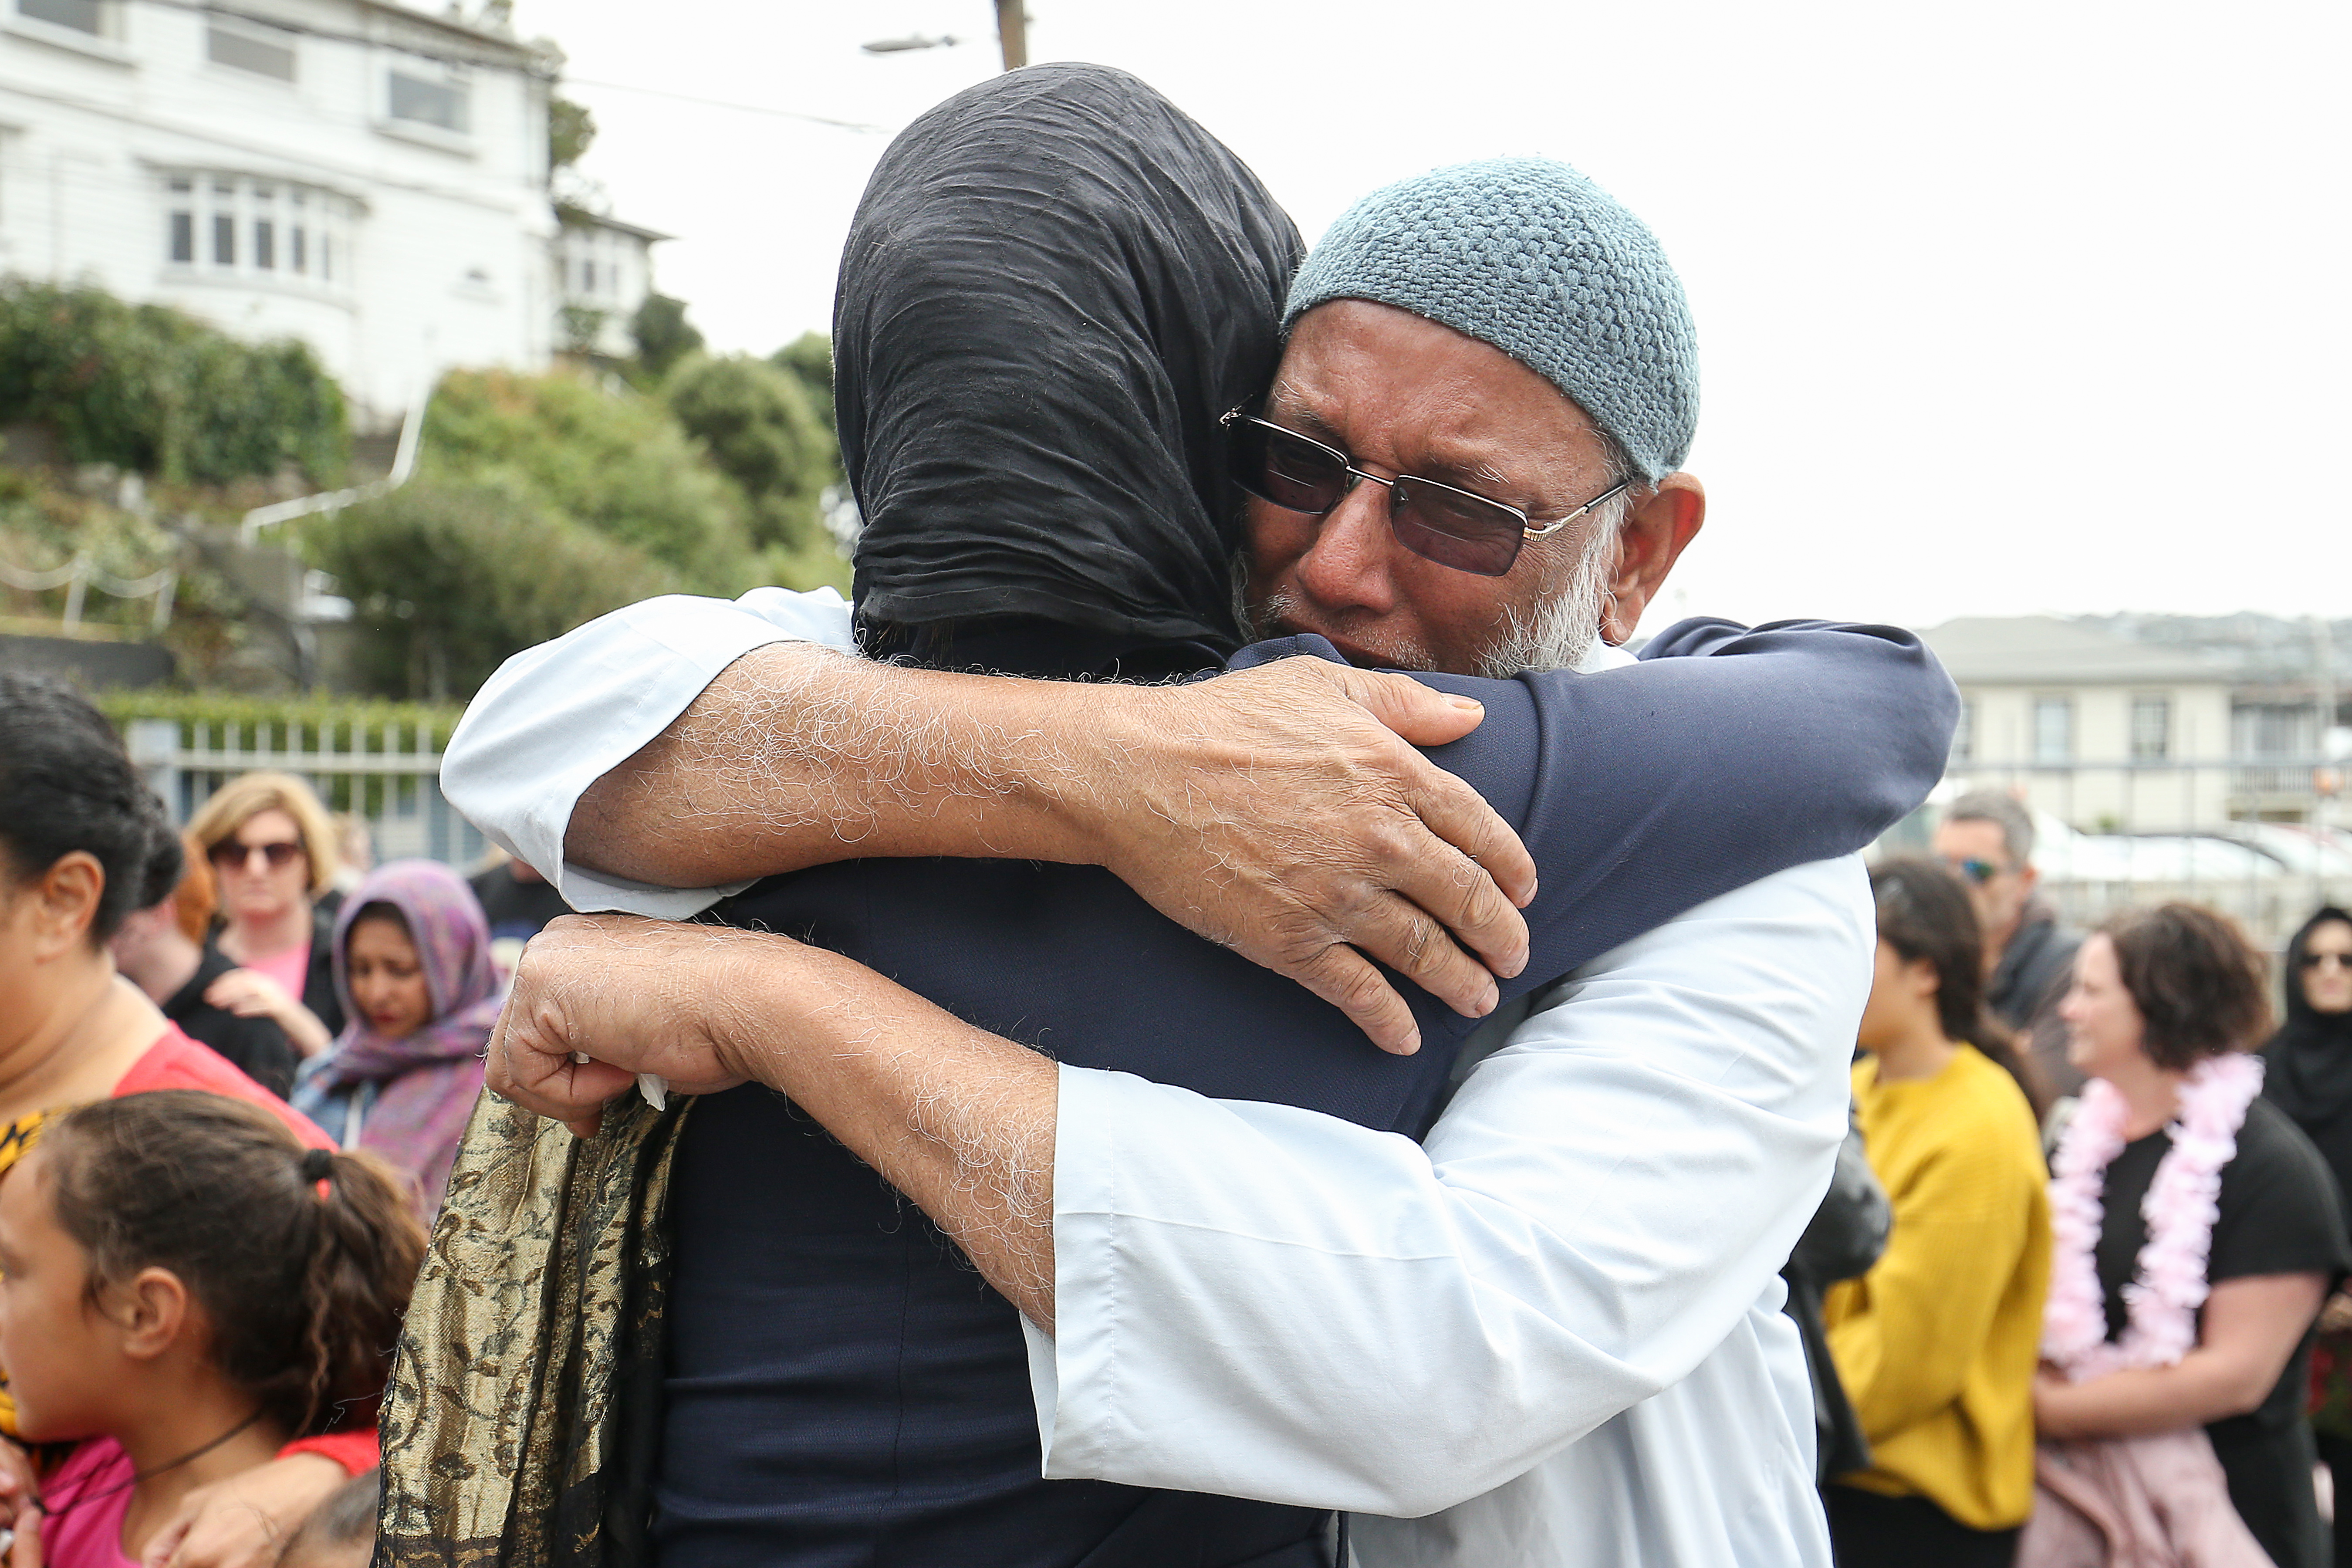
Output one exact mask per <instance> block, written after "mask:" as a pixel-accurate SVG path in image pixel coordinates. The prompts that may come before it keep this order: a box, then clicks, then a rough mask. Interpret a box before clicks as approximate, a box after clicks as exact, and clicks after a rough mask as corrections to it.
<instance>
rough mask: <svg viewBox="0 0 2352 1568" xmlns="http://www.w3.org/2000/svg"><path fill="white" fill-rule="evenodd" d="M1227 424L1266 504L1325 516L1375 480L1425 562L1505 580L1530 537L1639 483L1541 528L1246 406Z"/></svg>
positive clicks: (1252, 485) (1235, 457) (1243, 470)
mask: <svg viewBox="0 0 2352 1568" xmlns="http://www.w3.org/2000/svg"><path fill="white" fill-rule="evenodd" d="M1220 423H1222V424H1223V426H1224V427H1225V430H1226V432H1227V434H1228V437H1230V440H1231V447H1230V449H1229V458H1230V461H1231V464H1232V472H1233V479H1234V483H1235V484H1237V485H1239V486H1240V487H1241V488H1242V489H1244V490H1246V491H1247V492H1248V493H1249V494H1251V495H1254V496H1255V497H1257V499H1258V500H1262V501H1265V502H1267V503H1269V504H1270V505H1274V506H1278V507H1280V508H1282V509H1283V510H1285V511H1297V512H1304V513H1306V514H1307V516H1309V517H1322V516H1325V515H1327V514H1328V513H1329V512H1330V511H1331V510H1333V509H1334V508H1336V507H1338V506H1339V503H1340V502H1341V501H1343V500H1347V499H1348V495H1349V492H1350V491H1352V490H1353V489H1355V488H1356V486H1357V485H1358V484H1359V483H1360V482H1362V481H1363V480H1366V479H1370V481H1371V482H1372V483H1374V484H1376V485H1381V486H1385V487H1386V488H1387V489H1388V492H1389V531H1391V533H1393V534H1395V535H1396V542H1398V543H1399V544H1402V545H1403V546H1404V547H1405V548H1406V549H1407V550H1410V551H1412V552H1413V553H1414V554H1415V555H1418V556H1420V557H1422V558H1423V560H1425V561H1434V562H1436V563H1438V564H1439V565H1440V566H1451V567H1453V568H1454V570H1456V571H1459V572H1475V573H1476V574H1478V575H1479V576H1481V577H1500V576H1502V575H1504V574H1506V573H1507V572H1509V571H1510V569H1511V567H1512V565H1513V563H1516V562H1517V560H1518V558H1519V549H1520V547H1521V546H1522V545H1524V544H1525V543H1527V542H1528V540H1530V539H1544V538H1548V537H1549V536H1550V535H1552V534H1555V533H1558V532H1559V531H1560V530H1561V529H1563V528H1566V527H1567V526H1568V525H1569V524H1570V523H1571V522H1574V521H1576V520H1577V519H1578V518H1580V517H1584V516H1587V515H1589V514H1590V513H1591V510H1592V509H1593V508H1595V507H1597V506H1599V505H1601V503H1602V502H1604V501H1606V500H1610V499H1611V498H1612V497H1613V496H1616V495H1618V494H1620V493H1622V491H1623V490H1624V489H1626V488H1627V486H1629V485H1630V484H1631V483H1632V482H1633V481H1631V480H1630V479H1629V480H1624V481H1621V482H1620V483H1617V484H1613V485H1612V486H1610V487H1609V488H1608V489H1605V490H1603V491H1601V493H1600V494H1599V495H1597V496H1594V497H1593V498H1592V499H1591V500H1589V501H1586V502H1585V503H1584V504H1583V505H1582V506H1580V507H1578V508H1577V509H1576V510H1574V511H1572V512H1570V513H1569V514H1568V515H1567V516H1566V517H1561V518H1555V519H1554V520H1552V521H1549V522H1542V523H1539V522H1537V521H1534V520H1532V519H1531V518H1529V517H1528V514H1527V513H1526V512H1523V511H1521V510H1519V509H1518V508H1517V507H1513V506H1505V505H1504V504H1503V503H1502V502H1501V501H1498V500H1487V499H1486V497H1485V496H1482V495H1474V494H1472V493H1471V492H1470V491H1468V490H1465V489H1460V488H1459V487H1457V486H1454V485H1449V484H1444V483H1442V482H1441V481H1439V480H1436V479H1416V478H1414V477H1413V476H1412V475H1411V474H1400V475H1398V476H1397V477H1396V478H1395V479H1382V478H1381V476H1380V475H1378V474H1368V473H1366V472H1364V470H1363V469H1361V468H1358V467H1356V463H1355V459H1354V458H1350V457H1349V456H1348V454H1347V453H1345V452H1343V451H1341V450H1339V447H1327V446H1325V445H1324V444H1323V443H1322V442H1320V441H1318V440H1316V439H1314V438H1313V437H1307V436H1301V435H1300V434H1299V433H1298V432H1297V431H1296V430H1286V429H1284V428H1283V427H1282V426H1279V425H1276V424H1273V423H1271V422H1269V421H1267V420H1264V419H1260V418H1258V417H1257V416H1255V415H1253V414H1250V413H1249V412H1247V410H1246V409H1245V408H1236V409H1234V410H1233V411H1231V412H1230V413H1228V414H1227V415H1225V416H1224V418H1223V420H1222V421H1220Z"/></svg>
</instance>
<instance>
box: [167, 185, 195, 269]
mask: <svg viewBox="0 0 2352 1568" xmlns="http://www.w3.org/2000/svg"><path fill="white" fill-rule="evenodd" d="M163 189H164V192H165V195H166V196H167V197H168V201H167V202H166V209H167V210H166V213H165V230H166V233H167V235H168V237H167V238H166V240H165V241H164V243H165V246H166V247H167V248H166V250H165V254H166V255H168V256H169V257H170V258H172V259H173V261H174V262H176V263H178V264H179V265H181V266H183V267H185V266H187V265H189V264H190V263H192V262H194V260H195V259H196V183H195V182H194V180H191V179H189V178H188V177H187V176H186V175H185V174H174V175H173V176H172V178H170V179H169V180H166V181H165V182H164V183H163Z"/></svg>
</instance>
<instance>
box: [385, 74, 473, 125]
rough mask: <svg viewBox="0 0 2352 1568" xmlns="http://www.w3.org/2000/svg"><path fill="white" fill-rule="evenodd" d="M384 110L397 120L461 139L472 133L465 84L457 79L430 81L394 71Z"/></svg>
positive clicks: (445, 78)
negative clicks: (457, 136) (453, 134)
mask: <svg viewBox="0 0 2352 1568" xmlns="http://www.w3.org/2000/svg"><path fill="white" fill-rule="evenodd" d="M384 107H385V110H386V112H388V113H389V114H390V115H391V116H392V118H393V119H394V120H405V121H410V122H412V123H414V124H417V125H430V126H434V127H436V128H437V129H439V130H442V131H447V132H453V133H455V134H457V135H459V136H463V135H465V134H466V133H467V132H468V131H470V130H472V129H473V116H472V113H471V107H472V106H471V105H470V104H469V103H468V102H467V92H466V83H465V82H464V80H463V79H459V78H457V77H439V78H435V77H427V76H423V75H419V74H417V73H416V72H415V71H412V70H404V69H401V68H397V67H395V68H394V69H393V71H392V79H391V90H390V93H389V95H388V96H387V97H386V99H385V102H384Z"/></svg>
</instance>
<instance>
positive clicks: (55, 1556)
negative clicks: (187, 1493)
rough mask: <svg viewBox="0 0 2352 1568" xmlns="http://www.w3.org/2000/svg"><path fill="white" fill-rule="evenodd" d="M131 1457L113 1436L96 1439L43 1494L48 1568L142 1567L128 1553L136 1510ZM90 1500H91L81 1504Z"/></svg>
mask: <svg viewBox="0 0 2352 1568" xmlns="http://www.w3.org/2000/svg"><path fill="white" fill-rule="evenodd" d="M136 1474H138V1472H137V1471H136V1470H134V1469H133V1468H131V1456H130V1455H128V1454H126V1453H124V1452H123V1451H122V1445H121V1444H120V1443H118V1442H116V1441H115V1440H114V1439H113V1438H111V1437H92V1438H90V1439H89V1441H88V1442H85V1443H83V1444H82V1445H81V1446H80V1447H77V1448H76V1449H75V1450H74V1451H73V1452H72V1453H70V1454H68V1455H67V1456H66V1462H65V1463H64V1464H62V1465H60V1466H58V1473H57V1474H56V1475H54V1476H51V1477H50V1478H49V1480H48V1484H47V1486H44V1487H43V1488H42V1489H41V1506H42V1507H43V1508H44V1509H46V1510H48V1512H47V1517H46V1518H44V1519H43V1520H42V1521H41V1555H42V1557H43V1558H44V1559H45V1560H46V1561H47V1563H48V1568H138V1564H137V1563H136V1561H135V1560H134V1559H132V1558H131V1557H128V1556H125V1555H124V1554H123V1551H122V1518H123V1515H125V1514H127V1513H129V1512H130V1511H131V1485H130V1482H131V1477H132V1476H134V1475H136ZM82 1499H87V1500H86V1501H82Z"/></svg>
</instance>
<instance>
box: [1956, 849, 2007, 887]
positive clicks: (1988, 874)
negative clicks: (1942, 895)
mask: <svg viewBox="0 0 2352 1568" xmlns="http://www.w3.org/2000/svg"><path fill="white" fill-rule="evenodd" d="M1944 864H1945V865H1947V866H1949V867H1950V868H1952V869H1953V870H1955V871H1958V873H1959V874H1960V875H1961V876H1963V877H1966V878H1967V879H1969V881H1970V882H1971V883H1973V884H1974V885H1975V886H1977V887H1979V888H1981V887H1983V886H1984V885H1985V884H1986V883H1987V882H1990V881H1991V880H1992V879H1994V878H1995V877H1998V876H2000V873H2001V870H2002V868H2000V867H1999V866H1996V865H1994V864H1993V863H1992V862H1991V861H1990V860H1979V859H1978V858H1976V857H1975V856H1973V855H1971V856H1966V857H1964V858H1960V859H1958V860H1955V859H1953V858H1951V857H1949V856H1946V857H1945V858H1944Z"/></svg>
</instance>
